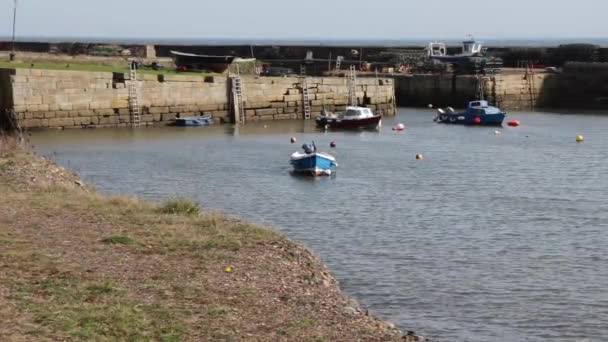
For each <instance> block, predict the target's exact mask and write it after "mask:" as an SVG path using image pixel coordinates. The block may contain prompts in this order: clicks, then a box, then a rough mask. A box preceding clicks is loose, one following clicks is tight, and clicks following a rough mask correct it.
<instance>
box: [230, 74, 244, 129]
mask: <svg viewBox="0 0 608 342" xmlns="http://www.w3.org/2000/svg"><path fill="white" fill-rule="evenodd" d="M231 80H232V105H233V109H234V121H235V122H236V123H242V124H244V123H245V108H244V106H243V88H242V84H241V77H240V76H239V75H238V74H237V75H236V76H232V77H231Z"/></svg>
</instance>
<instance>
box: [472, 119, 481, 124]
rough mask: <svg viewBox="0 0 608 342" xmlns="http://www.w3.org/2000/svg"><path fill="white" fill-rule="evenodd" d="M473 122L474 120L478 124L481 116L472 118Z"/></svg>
mask: <svg viewBox="0 0 608 342" xmlns="http://www.w3.org/2000/svg"><path fill="white" fill-rule="evenodd" d="M473 122H475V123H476V124H480V123H481V118H479V117H477V118H475V119H473Z"/></svg>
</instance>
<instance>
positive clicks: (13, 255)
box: [0, 140, 421, 341]
mask: <svg viewBox="0 0 608 342" xmlns="http://www.w3.org/2000/svg"><path fill="white" fill-rule="evenodd" d="M0 317H2V319H1V320H0V340H2V341H32V340H36V341H46V340H48V341H51V340H53V341H54V340H108V341H110V340H112V341H113V340H138V341H139V340H154V341H288V340H289V341H418V340H419V338H418V337H416V336H413V334H411V333H410V334H409V335H408V336H403V333H402V332H401V331H399V330H397V329H395V328H394V326H393V325H392V324H390V323H387V322H383V321H379V320H376V319H374V318H373V317H371V316H368V315H367V314H366V312H365V310H363V309H361V308H360V307H359V306H358V305H357V304H356V303H355V302H354V301H352V300H349V299H348V298H346V297H345V296H344V295H343V294H342V293H341V292H340V290H339V286H338V284H337V282H336V281H335V280H334V278H333V277H332V275H331V274H330V273H329V271H328V270H327V269H326V267H325V266H324V265H323V264H322V263H321V262H320V260H319V259H317V258H316V257H314V256H313V255H312V254H311V253H310V252H309V251H308V250H306V249H305V248H303V247H302V246H300V245H298V244H295V243H293V242H291V241H289V240H287V239H286V238H284V237H283V236H281V235H280V234H278V233H276V232H273V231H271V230H268V229H264V228H261V227H257V226H254V225H251V224H249V223H246V222H242V221H238V220H234V219H231V218H227V217H225V216H223V215H221V214H219V213H212V212H199V209H198V207H197V206H196V205H195V204H193V203H191V202H189V201H185V200H181V201H172V202H170V203H167V204H165V205H160V206H159V205H154V204H151V203H146V202H142V201H139V200H136V199H131V198H119V197H112V198H108V197H104V196H101V195H100V194H98V193H97V192H95V191H94V190H93V189H91V188H89V187H88V186H86V185H84V184H83V183H82V182H81V181H80V180H79V179H78V177H77V176H76V175H74V174H72V173H70V172H68V171H66V170H64V169H63V168H61V167H58V166H57V165H55V164H54V163H52V162H50V161H48V160H45V159H43V158H40V157H38V156H35V155H33V154H32V153H30V152H26V151H25V150H24V149H22V148H20V147H18V146H16V144H15V143H14V142H12V141H8V142H7V140H3V141H0ZM420 340H421V339H420Z"/></svg>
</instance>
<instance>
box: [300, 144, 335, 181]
mask: <svg viewBox="0 0 608 342" xmlns="http://www.w3.org/2000/svg"><path fill="white" fill-rule="evenodd" d="M302 149H304V153H302V152H299V151H296V152H294V153H293V154H292V155H291V158H290V163H291V165H292V166H293V172H294V173H297V174H303V175H310V176H330V175H331V174H332V172H333V170H334V169H335V168H336V167H337V166H338V163H336V158H334V157H333V156H332V155H330V154H328V153H324V152H317V147H316V146H315V143H314V142H313V143H312V144H304V145H302Z"/></svg>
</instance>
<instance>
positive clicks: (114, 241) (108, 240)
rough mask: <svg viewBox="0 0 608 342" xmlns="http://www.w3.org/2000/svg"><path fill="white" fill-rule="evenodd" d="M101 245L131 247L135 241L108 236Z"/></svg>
mask: <svg viewBox="0 0 608 342" xmlns="http://www.w3.org/2000/svg"><path fill="white" fill-rule="evenodd" d="M101 242H103V243H107V244H111V245H133V244H135V240H133V239H131V238H130V237H126V236H110V237H107V238H105V239H103V240H101Z"/></svg>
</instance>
